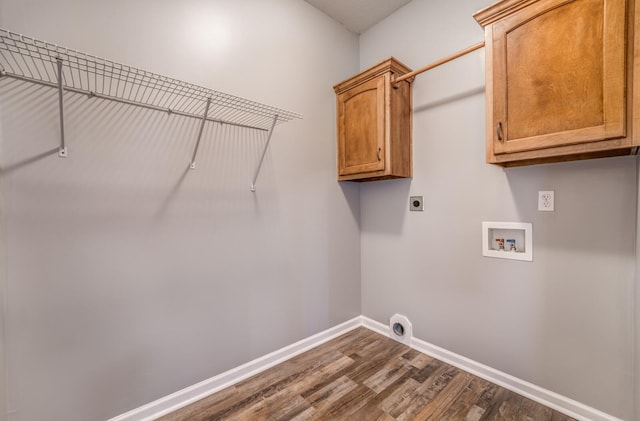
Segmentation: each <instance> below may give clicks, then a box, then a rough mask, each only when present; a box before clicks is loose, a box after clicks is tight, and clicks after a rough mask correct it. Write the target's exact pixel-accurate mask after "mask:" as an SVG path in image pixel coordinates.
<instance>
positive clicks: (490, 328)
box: [360, 0, 638, 419]
mask: <svg viewBox="0 0 640 421" xmlns="http://www.w3.org/2000/svg"><path fill="white" fill-rule="evenodd" d="M490 3H491V1H490V0H451V1H442V0H441V1H431V0H414V1H412V2H411V3H409V4H408V5H407V6H405V7H404V8H402V9H400V10H399V11H398V12H396V13H395V14H393V15H392V16H390V17H389V18H387V19H386V20H384V21H382V22H381V23H379V24H378V25H376V26H375V27H373V28H371V29H370V30H368V31H367V32H365V33H364V34H362V35H361V38H360V67H361V68H366V67H368V66H370V65H372V64H374V63H376V62H378V61H380V60H382V59H384V58H386V57H388V56H390V55H393V56H395V57H396V58H398V59H399V60H401V61H403V62H405V63H406V64H407V65H409V66H410V67H412V68H418V67H421V66H424V65H426V64H428V63H430V62H432V61H435V60H436V59H439V58H441V57H443V56H446V55H448V54H451V53H453V52H455V51H458V50H460V49H462V48H464V47H467V46H469V45H471V44H474V43H476V42H479V41H481V40H482V39H483V32H482V29H481V28H480V26H479V25H478V24H477V23H476V22H475V20H474V19H473V17H472V15H473V13H474V12H475V11H477V10H479V9H481V8H483V7H485V6H488V5H489V4H490ZM483 92H484V51H483V50H480V51H478V52H475V53H472V54H470V55H468V56H466V57H463V58H460V59H459V60H456V61H454V62H452V63H449V64H447V65H445V66H443V67H440V68H438V69H434V70H432V71H429V72H427V73H425V74H423V75H420V76H418V77H417V79H416V82H415V84H414V115H413V117H414V129H413V134H414V137H413V141H414V178H413V180H400V181H385V182H377V183H369V184H363V185H362V187H361V193H360V198H361V203H360V206H361V244H362V310H363V314H364V315H365V316H368V317H371V318H373V319H375V320H378V321H380V322H383V323H387V321H388V319H389V317H390V316H392V315H393V314H394V313H396V312H398V313H403V314H405V315H406V316H408V317H409V319H410V320H411V321H412V323H413V330H414V335H415V336H416V337H418V338H420V339H423V340H426V341H428V342H430V343H433V344H435V345H438V346H441V347H443V348H445V349H448V350H451V351H453V352H456V353H458V354H461V355H464V356H467V357H469V358H471V359H473V360H476V361H479V362H481V363H484V364H487V365H489V366H491V367H494V368H497V369H499V370H502V371H504V372H506V373H509V374H511V375H514V376H516V377H518V378H521V379H524V380H527V381H530V382H532V383H534V384H537V385H539V386H542V387H544V388H547V389H550V390H552V391H555V392H558V393H560V394H563V395H566V396H568V397H570V398H573V399H576V400H578V401H580V402H583V403H585V404H587V405H590V406H593V407H595V408H597V409H600V410H602V411H604V412H607V413H610V414H612V415H615V416H618V417H621V418H624V419H631V417H632V414H633V391H632V384H633V379H632V370H630V367H632V358H633V357H632V342H633V317H634V315H633V307H632V301H633V300H632V298H631V297H632V292H631V291H632V288H633V283H634V276H635V275H634V270H635V269H634V268H635V259H636V257H635V256H636V255H635V239H636V232H635V228H634V227H635V220H636V217H637V215H636V200H635V197H636V189H637V184H638V180H637V176H636V158H635V157H621V158H611V159H600V160H593V161H584V162H573V163H564V164H554V165H543V166H533V167H526V168H514V169H508V170H504V169H502V168H499V167H496V166H491V165H488V164H485V163H484V137H485V136H484V128H485V124H484V110H485V103H484V101H485V98H484V94H483ZM551 189H553V190H555V192H556V211H555V212H554V213H541V212H538V211H537V191H538V190H551ZM421 194H422V195H424V196H425V211H424V212H422V213H418V212H412V213H409V212H408V196H409V195H421ZM482 221H523V222H532V223H533V241H534V251H533V259H534V261H533V262H532V263H529V262H518V261H509V260H502V259H492V258H484V257H482V255H481V222H482ZM594 385H597V387H594Z"/></svg>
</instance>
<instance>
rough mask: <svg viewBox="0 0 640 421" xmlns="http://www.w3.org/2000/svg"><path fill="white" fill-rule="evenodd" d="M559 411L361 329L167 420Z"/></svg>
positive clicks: (527, 416) (499, 415)
mask: <svg viewBox="0 0 640 421" xmlns="http://www.w3.org/2000/svg"><path fill="white" fill-rule="evenodd" d="M572 419H573V418H570V417H567V416H566V415H563V414H561V413H559V412H557V411H554V410H552V409H549V408H547V407H545V406H543V405H540V404H538V403H536V402H534V401H532V400H530V399H527V398H524V397H522V396H520V395H518V394H516V393H513V392H511V391H509V390H506V389H504V388H502V387H499V386H496V385H494V384H492V383H490V382H488V381H486V380H483V379H481V378H479V377H476V376H473V375H471V374H469V373H466V372H464V371H462V370H459V369H457V368H455V367H452V366H450V365H448V364H445V363H443V362H441V361H438V360H436V359H434V358H431V357H429V356H427V355H425V354H422V353H420V352H417V351H415V350H413V349H411V348H409V347H407V346H405V345H403V344H401V343H398V342H396V341H394V340H392V339H390V338H387V337H384V336H382V335H380V334H377V333H375V332H372V331H370V330H368V329H365V328H358V329H356V330H353V331H351V332H349V333H347V334H345V335H342V336H340V337H338V338H336V339H333V340H331V341H329V342H327V343H325V344H323V345H321V346H319V347H317V348H314V349H312V350H310V351H308V352H305V353H304V354H301V355H298V356H296V357H294V358H292V359H291V360H288V361H285V362H284V363H282V364H279V365H277V366H275V367H272V368H270V369H268V370H266V371H264V372H262V373H260V374H258V375H256V376H254V377H251V378H249V379H247V380H244V381H242V382H240V383H238V384H236V385H234V386H231V387H229V388H227V389H224V390H221V391H220V392H217V393H215V394H213V395H211V396H209V397H207V398H205V399H202V400H200V401H198V402H196V403H194V404H192V405H190V406H187V407H185V408H182V409H180V410H178V411H176V412H174V413H172V414H169V415H166V416H164V417H162V418H160V420H162V421H182V420H190V421H192V420H195V421H204V420H252V421H253V420H366V421H374V420H379V421H393V420H465V421H481V420H535V421H544V420H549V421H567V420H572Z"/></svg>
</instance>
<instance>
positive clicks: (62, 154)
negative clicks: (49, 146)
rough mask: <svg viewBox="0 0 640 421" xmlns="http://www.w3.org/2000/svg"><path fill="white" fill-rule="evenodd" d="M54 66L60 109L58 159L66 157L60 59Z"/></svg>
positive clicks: (57, 59)
mask: <svg viewBox="0 0 640 421" xmlns="http://www.w3.org/2000/svg"><path fill="white" fill-rule="evenodd" d="M56 65H57V67H58V105H59V108H60V148H59V149H58V156H59V157H60V158H66V157H67V147H66V146H65V144H64V87H63V81H62V59H61V58H60V57H57V58H56Z"/></svg>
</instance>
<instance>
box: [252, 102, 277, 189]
mask: <svg viewBox="0 0 640 421" xmlns="http://www.w3.org/2000/svg"><path fill="white" fill-rule="evenodd" d="M277 121H278V115H277V114H276V115H275V116H273V123H271V128H270V129H269V134H268V135H267V142H266V143H265V144H264V149H263V150H262V156H261V157H260V162H259V163H258V168H256V173H255V175H254V176H253V183H251V191H252V192H255V191H256V181H258V175H259V174H260V169H261V168H262V161H264V156H265V155H266V154H267V149H268V148H269V142H271V135H272V134H273V128H274V127H275V126H276V122H277Z"/></svg>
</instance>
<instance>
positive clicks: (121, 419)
mask: <svg viewBox="0 0 640 421" xmlns="http://www.w3.org/2000/svg"><path fill="white" fill-rule="evenodd" d="M360 326H364V327H366V328H367V329H370V330H372V331H374V332H377V333H380V334H381V335H385V336H389V337H390V336H391V335H390V334H391V331H390V329H389V326H387V325H384V324H382V323H380V322H377V321H375V320H373V319H370V318H368V317H365V316H358V317H355V318H353V319H351V320H348V321H346V322H344V323H342V324H339V325H337V326H334V327H332V328H330V329H327V330H325V331H323V332H320V333H317V334H315V335H313V336H310V337H308V338H306V339H303V340H301V341H298V342H296V343H294V344H292V345H289V346H286V347H284V348H281V349H279V350H277V351H274V352H272V353H270V354H267V355H265V356H263V357H260V358H257V359H255V360H253V361H250V362H248V363H246V364H243V365H241V366H239V367H236V368H233V369H231V370H229V371H225V372H224V373H221V374H219V375H217V376H214V377H211V378H210V379H207V380H204V381H202V382H200V383H197V384H195V385H193V386H189V387H187V388H185V389H182V390H180V391H178V392H175V393H172V394H171V395H168V396H165V397H163V398H160V399H158V400H156V401H153V402H151V403H148V404H146V405H144V406H141V407H139V408H136V409H133V410H131V411H129V412H126V413H124V414H122V415H119V416H117V417H115V418H111V419H110V420H108V421H151V420H155V419H157V418H159V417H161V416H163V415H166V414H168V413H170V412H173V411H176V410H178V409H180V408H182V407H185V406H187V405H189V404H191V403H194V402H196V401H198V400H200V399H203V398H206V397H207V396H209V395H211V394H213V393H215V392H218V391H220V390H222V389H224V388H226V387H229V386H232V385H234V384H236V383H238V382H240V381H242V380H244V379H246V378H249V377H251V376H254V375H256V374H258V373H260V372H262V371H264V370H266V369H268V368H270V367H273V366H274V365H277V364H280V363H281V362H284V361H286V360H288V359H290V358H293V357H295V356H296V355H298V354H301V353H303V352H305V351H308V350H310V349H312V348H315V347H317V346H318V345H321V344H323V343H325V342H327V341H330V340H331V339H333V338H336V337H338V336H340V335H342V334H344V333H347V332H349V331H351V330H353V329H355V328H357V327H360ZM410 346H411V348H413V349H415V350H417V351H420V352H423V353H425V354H427V355H429V356H431V357H434V358H437V359H438V360H440V361H443V362H445V363H447V364H451V365H452V366H454V367H457V368H459V369H461V370H464V371H466V372H468V373H471V374H473V375H476V376H478V377H480V378H483V379H485V380H488V381H490V382H491V383H495V384H497V385H498V386H502V387H504V388H505V389H508V390H511V391H512V392H515V393H517V394H519V395H522V396H525V397H527V398H529V399H531V400H534V401H536V402H539V403H541V404H543V405H545V406H548V407H549V408H553V409H555V410H557V411H559V412H562V413H563V414H566V415H568V416H570V417H573V418H576V419H578V420H582V421H622V420H620V419H619V418H616V417H614V416H611V415H609V414H605V413H604V412H602V411H599V410H597V409H595V408H591V407H589V406H587V405H584V404H582V403H580V402H577V401H575V400H573V399H570V398H567V397H566V396H562V395H559V394H557V393H555V392H552V391H550V390H547V389H544V388H542V387H539V386H536V385H534V384H531V383H529V382H527V381H524V380H521V379H518V378H516V377H513V376H511V375H509V374H507V373H503V372H502V371H499V370H496V369H494V368H491V367H488V366H486V365H484V364H481V363H479V362H477V361H473V360H471V359H469V358H467V357H463V356H462V355H458V354H456V353H454V352H451V351H447V350H446V349H443V348H440V347H439V346H436V345H433V344H430V343H428V342H425V341H423V340H420V339H416V338H411V342H410Z"/></svg>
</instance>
